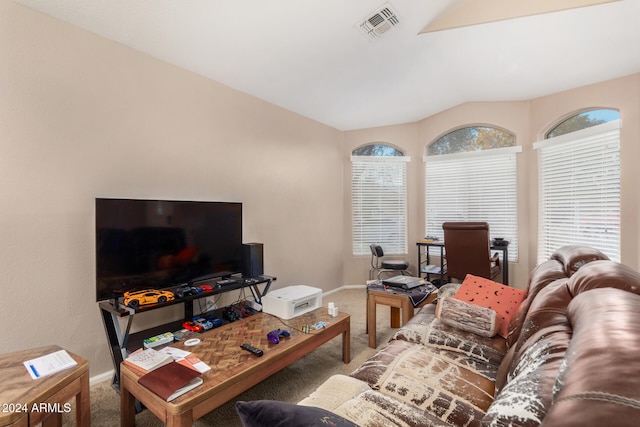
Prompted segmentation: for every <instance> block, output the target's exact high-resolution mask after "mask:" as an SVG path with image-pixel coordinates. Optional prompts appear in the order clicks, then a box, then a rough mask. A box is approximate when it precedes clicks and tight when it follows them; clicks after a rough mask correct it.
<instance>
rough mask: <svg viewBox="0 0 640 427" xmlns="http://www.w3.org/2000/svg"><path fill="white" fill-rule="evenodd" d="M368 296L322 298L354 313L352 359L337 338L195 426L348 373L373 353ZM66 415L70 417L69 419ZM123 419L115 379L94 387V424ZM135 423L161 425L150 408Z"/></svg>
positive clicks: (303, 392) (386, 331) (382, 310)
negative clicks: (242, 404)
mask: <svg viewBox="0 0 640 427" xmlns="http://www.w3.org/2000/svg"><path fill="white" fill-rule="evenodd" d="M365 299H366V294H365V289H364V288H359V289H345V290H340V291H338V292H335V293H333V294H331V295H328V296H326V297H324V299H323V305H324V306H325V307H326V306H327V303H328V302H329V301H333V302H335V303H336V305H337V306H338V309H339V310H340V311H346V312H347V313H349V314H350V315H351V363H349V364H344V363H342V338H341V337H336V338H334V339H333V340H331V341H330V342H328V343H326V344H325V345H323V346H321V347H320V348H318V349H316V350H314V351H313V352H312V353H310V354H309V355H307V356H305V357H303V358H302V359H300V360H298V361H296V362H294V363H293V364H291V365H290V366H288V367H287V368H285V369H283V370H282V371H280V372H278V373H276V374H275V375H273V376H271V377H270V378H268V379H267V380H265V381H263V382H262V383H260V384H258V385H256V386H255V387H253V388H252V389H250V390H247V391H246V392H244V393H242V394H240V395H239V396H237V397H236V398H235V399H233V400H231V401H230V402H227V403H226V404H224V405H222V406H220V407H219V408H217V409H216V410H214V411H212V412H210V413H209V414H207V415H205V416H204V417H202V418H200V419H199V420H197V421H196V422H195V423H194V426H198V427H201V426H221V427H234V426H242V424H241V423H240V420H239V418H238V416H237V414H236V411H235V407H234V404H235V402H236V401H238V400H260V399H271V400H280V401H283V402H291V403H297V402H299V401H300V400H302V399H304V398H305V397H306V396H308V395H309V394H310V393H311V392H312V391H313V390H315V388H316V387H318V386H319V385H320V384H322V383H323V382H324V381H325V380H326V379H327V378H329V377H330V376H331V375H334V374H339V373H340V374H349V373H351V372H352V371H353V370H355V368H357V367H358V366H360V365H361V364H362V363H363V362H364V361H365V360H367V359H368V358H369V357H370V356H372V355H373V354H374V353H375V350H373V349H371V348H369V346H368V336H367V334H366V333H365V331H366V304H365ZM376 320H377V326H376V328H377V334H376V335H377V343H378V347H380V346H381V345H382V344H384V343H385V342H386V341H388V339H389V338H390V337H391V335H392V334H393V332H394V331H395V330H394V329H391V328H390V326H389V322H390V319H389V308H388V307H384V306H378V310H377V319H376ZM67 418H68V419H67ZM119 423H120V409H119V394H117V393H116V392H115V390H113V388H111V382H110V381H108V382H104V383H100V384H96V385H94V386H92V387H91V425H92V426H93V427H103V426H108V427H111V426H115V425H118V424H119ZM64 425H65V426H66V425H73V419H72V417H69V416H68V414H65V418H64ZM136 425H137V426H141V427H155V426H162V425H163V424H162V423H161V422H160V420H158V419H157V418H156V417H155V416H154V415H153V414H151V413H150V412H149V411H147V410H144V411H143V412H141V413H140V414H138V415H137V416H136Z"/></svg>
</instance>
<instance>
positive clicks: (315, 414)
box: [236, 400, 358, 427]
mask: <svg viewBox="0 0 640 427" xmlns="http://www.w3.org/2000/svg"><path fill="white" fill-rule="evenodd" d="M236 411H237V412H238V415H239V416H240V421H241V422H242V425H243V426H244V427H326V426H327V425H330V426H336V427H358V425H357V424H355V423H353V422H351V421H349V420H347V419H344V418H342V417H341V416H339V415H336V414H334V413H332V412H329V411H326V410H324V409H321V408H315V407H313V406H299V405H294V404H292V403H285V402H278V401H275V400H255V401H251V402H242V401H239V402H236Z"/></svg>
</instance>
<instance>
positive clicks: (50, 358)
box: [23, 350, 77, 380]
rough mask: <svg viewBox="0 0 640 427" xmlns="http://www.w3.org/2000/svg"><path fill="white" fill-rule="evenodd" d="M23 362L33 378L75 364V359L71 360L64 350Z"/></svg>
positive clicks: (50, 373) (53, 372) (35, 378)
mask: <svg viewBox="0 0 640 427" xmlns="http://www.w3.org/2000/svg"><path fill="white" fill-rule="evenodd" d="M23 363H24V367H25V368H27V371H28V372H29V375H31V378H32V379H34V380H37V379H38V378H42V377H46V376H47V375H52V374H55V373H57V372H60V371H63V370H65V369H69V368H71V367H73V366H76V365H77V363H76V361H75V360H73V358H72V357H71V356H70V355H69V353H67V351H66V350H60V351H56V352H54V353H51V354H46V355H44V356H41V357H38V358H35V359H31V360H27V361H26V362H23Z"/></svg>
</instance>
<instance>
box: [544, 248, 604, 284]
mask: <svg viewBox="0 0 640 427" xmlns="http://www.w3.org/2000/svg"><path fill="white" fill-rule="evenodd" d="M551 259H555V260H558V261H560V262H561V263H562V265H563V266H564V268H565V273H566V275H567V276H568V277H571V276H573V274H574V273H575V272H576V271H578V270H579V269H580V267H582V266H583V265H585V264H588V263H590V262H592V261H598V260H608V259H609V257H608V256H606V255H605V254H603V253H602V252H600V251H599V250H597V249H595V248H592V247H589V246H582V245H567V246H563V247H561V248H559V249H557V250H556V251H555V252H554V253H553V254H552V255H551Z"/></svg>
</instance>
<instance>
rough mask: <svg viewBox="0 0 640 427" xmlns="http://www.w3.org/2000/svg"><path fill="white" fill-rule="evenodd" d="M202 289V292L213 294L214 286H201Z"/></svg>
mask: <svg viewBox="0 0 640 427" xmlns="http://www.w3.org/2000/svg"><path fill="white" fill-rule="evenodd" d="M200 289H202V292H212V291H213V286H210V285H202V286H200Z"/></svg>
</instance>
